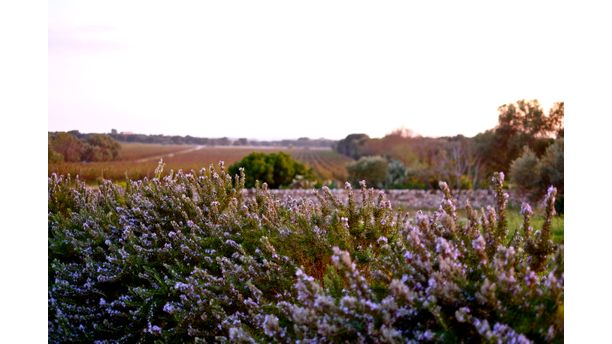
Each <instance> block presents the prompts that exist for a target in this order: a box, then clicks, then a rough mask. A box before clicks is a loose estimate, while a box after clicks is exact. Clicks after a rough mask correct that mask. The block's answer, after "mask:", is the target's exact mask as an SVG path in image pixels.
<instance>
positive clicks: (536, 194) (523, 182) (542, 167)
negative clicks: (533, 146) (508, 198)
mask: <svg viewBox="0 0 612 344" xmlns="http://www.w3.org/2000/svg"><path fill="white" fill-rule="evenodd" d="M563 156H564V154H563V138H559V139H556V140H555V141H554V143H553V144H551V145H550V146H548V148H547V149H546V151H545V152H544V155H542V157H541V158H540V159H538V158H537V157H536V155H535V154H534V153H533V152H532V151H531V150H530V149H529V148H527V147H525V148H524V151H523V155H522V156H520V157H519V158H518V159H516V160H515V161H513V162H512V165H511V168H510V180H511V181H512V183H513V184H514V186H515V187H516V188H517V189H518V191H519V192H521V193H522V194H524V195H525V196H527V197H528V198H530V199H531V200H532V201H536V200H540V199H541V198H542V197H543V195H544V194H545V193H546V191H547V188H548V187H549V186H550V185H552V186H554V187H555V188H557V190H558V191H559V193H560V197H558V202H557V205H556V207H557V211H558V212H563V190H564V187H563V184H564V182H563V170H564V168H563V166H564V162H563Z"/></svg>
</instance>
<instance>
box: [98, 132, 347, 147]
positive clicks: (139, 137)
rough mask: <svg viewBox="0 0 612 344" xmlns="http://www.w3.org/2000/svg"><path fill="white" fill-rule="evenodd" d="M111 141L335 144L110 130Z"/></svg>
mask: <svg viewBox="0 0 612 344" xmlns="http://www.w3.org/2000/svg"><path fill="white" fill-rule="evenodd" d="M108 135H109V136H110V137H112V138H113V139H115V140H117V141H120V142H138V143H157V144H189V145H202V146H257V147H262V146H278V147H292V146H293V147H302V148H306V147H312V148H331V147H333V145H334V144H335V143H336V141H334V140H328V139H324V138H319V139H311V138H308V137H300V138H298V139H295V140H290V139H285V140H253V139H247V138H245V137H242V138H237V139H230V138H228V137H220V138H209V137H195V136H190V135H186V136H180V135H147V134H135V133H124V132H121V133H120V132H118V131H117V130H116V129H112V130H111V132H110V134H108Z"/></svg>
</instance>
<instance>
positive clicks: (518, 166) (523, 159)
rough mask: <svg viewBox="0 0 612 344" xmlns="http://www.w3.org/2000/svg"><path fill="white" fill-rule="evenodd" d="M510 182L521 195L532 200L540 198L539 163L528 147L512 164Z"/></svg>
mask: <svg viewBox="0 0 612 344" xmlns="http://www.w3.org/2000/svg"><path fill="white" fill-rule="evenodd" d="M510 180H511V181H512V183H514V185H515V186H516V188H517V189H518V191H519V192H520V193H521V194H523V195H528V196H529V197H530V198H531V199H532V200H535V199H537V198H538V197H540V196H541V186H540V185H541V182H542V179H541V173H540V161H539V160H538V157H537V156H536V155H535V153H534V152H533V151H532V150H531V149H529V147H525V148H524V149H523V154H522V155H521V156H520V157H519V158H518V159H516V160H514V161H513V162H512V165H511V166H510Z"/></svg>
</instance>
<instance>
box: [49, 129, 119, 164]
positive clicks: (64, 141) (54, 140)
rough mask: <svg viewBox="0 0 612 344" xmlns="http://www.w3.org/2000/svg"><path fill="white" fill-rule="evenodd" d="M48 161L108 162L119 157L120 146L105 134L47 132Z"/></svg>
mask: <svg viewBox="0 0 612 344" xmlns="http://www.w3.org/2000/svg"><path fill="white" fill-rule="evenodd" d="M47 145H48V161H49V162H52V163H57V162H90V161H110V160H115V159H117V157H118V156H119V151H120V150H121V145H120V144H119V142H117V141H115V140H114V139H113V138H111V137H110V136H108V135H105V134H82V133H79V132H78V131H69V132H49V133H48V139H47Z"/></svg>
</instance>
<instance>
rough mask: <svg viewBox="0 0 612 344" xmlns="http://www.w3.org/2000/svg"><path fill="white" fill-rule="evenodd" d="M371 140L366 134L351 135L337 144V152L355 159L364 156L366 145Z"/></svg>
mask: <svg viewBox="0 0 612 344" xmlns="http://www.w3.org/2000/svg"><path fill="white" fill-rule="evenodd" d="M369 139H370V137H369V136H368V135H366V134H350V135H348V136H347V137H345V138H344V139H342V140H340V141H338V143H337V144H336V151H337V152H338V153H340V154H344V155H346V156H349V157H351V158H353V159H359V158H360V157H361V156H362V154H363V148H364V144H365V143H366V142H367V141H368V140H369Z"/></svg>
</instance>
